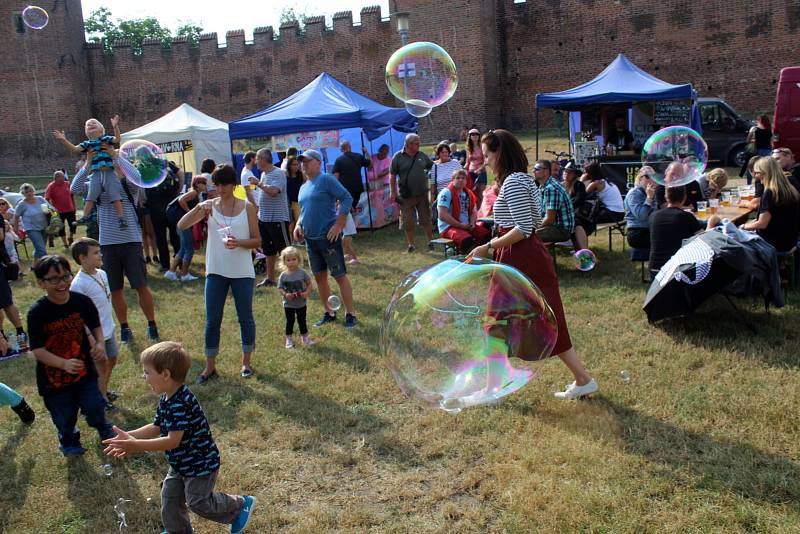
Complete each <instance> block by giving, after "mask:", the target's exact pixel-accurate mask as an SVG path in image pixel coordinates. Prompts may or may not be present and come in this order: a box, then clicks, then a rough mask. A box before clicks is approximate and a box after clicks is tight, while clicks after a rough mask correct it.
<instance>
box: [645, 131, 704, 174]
mask: <svg viewBox="0 0 800 534" xmlns="http://www.w3.org/2000/svg"><path fill="white" fill-rule="evenodd" d="M707 162H708V146H707V145H706V142H705V141H704V140H703V138H702V137H701V136H700V134H699V133H697V132H696V131H694V130H692V129H691V128H688V127H686V126H670V127H668V128H664V129H662V130H659V131H657V132H655V133H654V134H653V135H651V136H650V137H649V138H648V139H647V142H645V144H644V148H642V165H649V166H651V167H652V168H653V170H654V171H655V175H654V176H653V179H654V180H655V181H656V182H658V183H659V184H661V185H664V186H666V187H678V186H681V185H686V184H689V183H691V182H693V181H694V180H697V179H698V178H700V175H701V174H703V171H704V170H705V168H706V163H707Z"/></svg>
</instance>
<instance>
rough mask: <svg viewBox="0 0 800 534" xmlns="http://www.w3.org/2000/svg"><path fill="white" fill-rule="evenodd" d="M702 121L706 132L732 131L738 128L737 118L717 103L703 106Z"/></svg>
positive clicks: (701, 111) (701, 107)
mask: <svg viewBox="0 0 800 534" xmlns="http://www.w3.org/2000/svg"><path fill="white" fill-rule="evenodd" d="M700 120H701V121H702V123H703V129H704V130H705V129H708V130H726V131H732V130H734V129H735V127H736V117H735V116H734V115H733V114H731V112H730V111H729V110H728V109H727V108H725V107H724V106H720V105H719V104H717V103H712V104H701V105H700Z"/></svg>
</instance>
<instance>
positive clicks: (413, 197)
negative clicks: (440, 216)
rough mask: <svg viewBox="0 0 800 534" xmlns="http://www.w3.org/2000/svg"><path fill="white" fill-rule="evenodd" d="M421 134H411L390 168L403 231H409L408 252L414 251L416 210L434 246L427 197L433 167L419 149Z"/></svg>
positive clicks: (394, 196)
mask: <svg viewBox="0 0 800 534" xmlns="http://www.w3.org/2000/svg"><path fill="white" fill-rule="evenodd" d="M419 144H420V140H419V136H418V135H417V134H408V135H407V136H406V141H405V144H404V145H403V150H402V151H400V152H398V153H397V154H395V155H394V157H393V158H392V166H391V168H390V169H389V173H390V174H389V187H390V188H391V195H392V202H397V204H398V205H399V206H400V213H401V214H402V216H403V230H405V233H406V245H407V246H408V252H414V250H415V249H414V211H415V210H416V213H417V220H418V221H419V224H420V226H422V229H423V230H425V235H426V236H427V237H428V247H429V248H431V244H430V242H431V240H432V239H433V228H432V226H431V205H430V202H429V200H428V174H427V171H429V170H430V169H431V167H433V162H432V161H431V159H430V158H429V157H428V156H426V155H425V154H423V153H422V152H420V151H419Z"/></svg>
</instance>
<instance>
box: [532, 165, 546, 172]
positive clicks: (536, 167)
mask: <svg viewBox="0 0 800 534" xmlns="http://www.w3.org/2000/svg"><path fill="white" fill-rule="evenodd" d="M544 169H545V168H544V167H540V166H539V165H536V166H535V167H534V168H533V170H534V171H543V170H544Z"/></svg>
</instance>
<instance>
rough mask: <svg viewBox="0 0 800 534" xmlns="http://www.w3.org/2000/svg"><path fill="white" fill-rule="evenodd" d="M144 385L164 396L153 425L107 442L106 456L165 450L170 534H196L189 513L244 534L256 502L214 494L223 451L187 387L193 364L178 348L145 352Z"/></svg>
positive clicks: (167, 344) (164, 506)
mask: <svg viewBox="0 0 800 534" xmlns="http://www.w3.org/2000/svg"><path fill="white" fill-rule="evenodd" d="M140 361H141V363H142V367H143V368H144V380H145V382H147V384H148V385H149V386H150V389H152V390H153V392H154V393H156V394H157V395H159V396H160V400H159V403H158V408H156V416H155V417H154V418H153V422H152V423H151V424H149V425H145V426H143V427H141V428H138V429H136V430H132V431H130V432H125V431H123V430H120V429H119V428H117V427H114V432H116V434H117V435H116V437H114V438H111V439H107V440H105V441H104V442H103V443H104V444H106V445H108V447H106V449H105V453H106V454H109V455H111V456H115V457H118V458H120V457H123V456H125V455H127V454H129V453H134V452H145V451H164V452H165V454H166V457H167V462H168V463H169V471H168V472H167V477H166V478H165V479H164V483H163V484H162V486H161V521H162V522H163V523H164V528H165V530H166V531H167V532H192V524H191V522H190V521H189V510H192V511H193V512H194V513H196V514H197V515H199V516H200V517H204V518H206V519H209V520H211V521H216V522H217V523H222V524H226V525H231V532H232V533H233V534H238V533H239V532H242V531H243V530H244V528H245V526H247V522H248V521H249V520H250V514H251V513H252V511H253V506H254V505H255V497H252V496H249V495H248V496H245V497H241V496H239V495H228V494H227V493H218V492H214V484H215V482H216V480H217V474H218V472H219V465H220V461H219V450H218V449H217V445H216V443H214V438H213V437H211V429H210V428H209V426H208V420H207V419H206V415H205V413H203V409H202V408H201V407H200V403H199V402H198V401H197V397H195V396H194V394H193V393H192V392H191V391H190V390H189V388H188V387H186V385H185V384H184V380H185V379H186V373H187V372H188V371H189V367H191V365H192V360H191V358H189V354H188V353H187V352H186V350H185V349H184V348H183V346H182V345H181V344H180V343H176V342H174V341H162V342H161V343H157V344H155V345H153V346H151V347H148V348H147V349H145V350H144V351H143V352H142V356H141V359H140Z"/></svg>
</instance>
